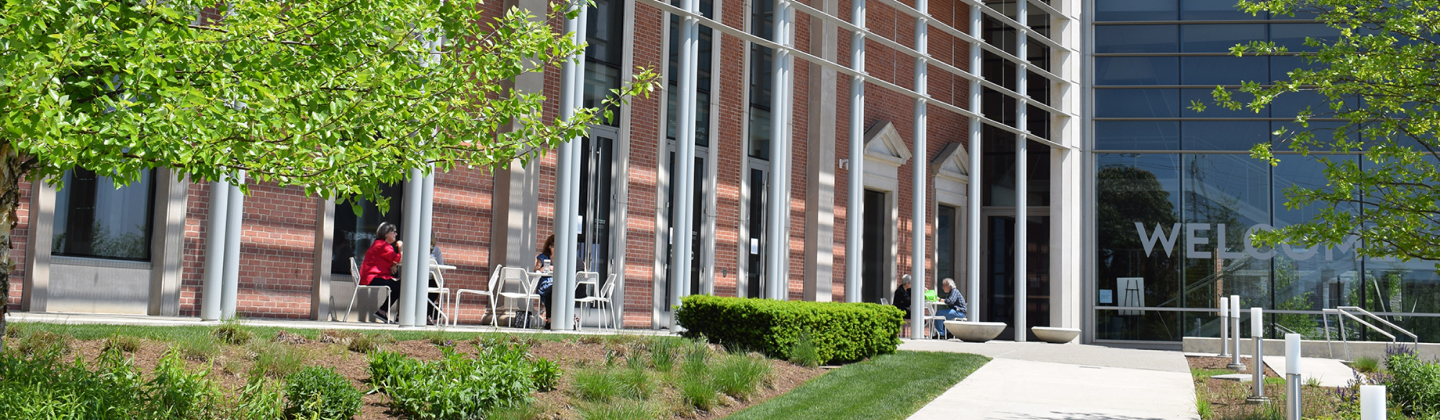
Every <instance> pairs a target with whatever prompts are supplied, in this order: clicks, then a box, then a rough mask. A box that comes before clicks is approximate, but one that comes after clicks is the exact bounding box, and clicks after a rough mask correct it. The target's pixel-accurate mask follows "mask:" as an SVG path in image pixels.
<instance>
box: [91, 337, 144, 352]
mask: <svg viewBox="0 0 1440 420" xmlns="http://www.w3.org/2000/svg"><path fill="white" fill-rule="evenodd" d="M100 348H101V350H102V351H110V350H112V349H113V350H118V351H122V352H125V353H134V352H135V351H136V350H140V339H139V338H136V337H134V336H129V335H112V336H110V337H107V338H105V340H104V341H103V342H101V345H100Z"/></svg>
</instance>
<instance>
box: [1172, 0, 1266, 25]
mask: <svg viewBox="0 0 1440 420" xmlns="http://www.w3.org/2000/svg"><path fill="white" fill-rule="evenodd" d="M1236 3H1238V2H1236V1H1235V0H1181V1H1180V19H1182V20H1249V19H1257V20H1258V19H1265V16H1266V14H1265V13H1263V12H1262V13H1259V14H1257V15H1253V16H1252V15H1250V14H1249V13H1245V12H1243V11H1240V9H1238V8H1236V7H1235V4H1236Z"/></svg>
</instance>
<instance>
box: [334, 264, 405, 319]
mask: <svg viewBox="0 0 1440 420" xmlns="http://www.w3.org/2000/svg"><path fill="white" fill-rule="evenodd" d="M350 279H352V280H355V292H354V293H351V294H350V307H349V308H348V309H345V319H344V322H350V311H353V310H355V297H356V296H359V295H360V290H361V289H375V290H380V289H385V291H384V292H382V293H384V294H385V307H386V308H390V303H391V302H390V286H364V285H361V284H360V267H359V266H356V265H355V257H350ZM390 309H391V310H394V308H390ZM385 321H386V322H387V323H388V322H390V320H388V319H387V320H385Z"/></svg>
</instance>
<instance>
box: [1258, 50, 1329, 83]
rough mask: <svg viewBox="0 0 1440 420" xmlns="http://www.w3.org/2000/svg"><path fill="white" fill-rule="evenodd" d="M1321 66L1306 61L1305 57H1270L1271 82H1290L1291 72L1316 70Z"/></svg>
mask: <svg viewBox="0 0 1440 420" xmlns="http://www.w3.org/2000/svg"><path fill="white" fill-rule="evenodd" d="M1320 67H1321V65H1319V64H1312V63H1308V62H1306V61H1305V58H1304V57H1296V56H1275V57H1270V80H1268V81H1275V80H1290V72H1292V71H1295V70H1296V69H1306V70H1316V69H1319V68H1320Z"/></svg>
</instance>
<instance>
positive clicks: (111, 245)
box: [50, 168, 155, 261]
mask: <svg viewBox="0 0 1440 420" xmlns="http://www.w3.org/2000/svg"><path fill="white" fill-rule="evenodd" d="M153 178H154V173H153V171H145V172H141V174H140V178H139V179H136V180H135V182H132V183H130V185H126V186H124V187H118V186H116V185H115V182H114V180H113V179H111V178H110V177H108V176H101V175H97V174H95V172H91V171H88V170H85V169H78V168H77V169H74V170H70V171H66V172H65V175H64V176H63V178H62V179H63V182H64V185H63V186H61V187H60V189H59V190H57V191H56V192H55V224H54V237H53V239H52V248H51V250H50V253H51V254H52V255H61V256H67V257H90V258H105V259H114V260H133V261H150V233H151V232H150V227H151V223H152V221H151V220H152V218H153V217H152V212H153V210H154V208H155V186H154V182H153V181H152V179H153Z"/></svg>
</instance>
